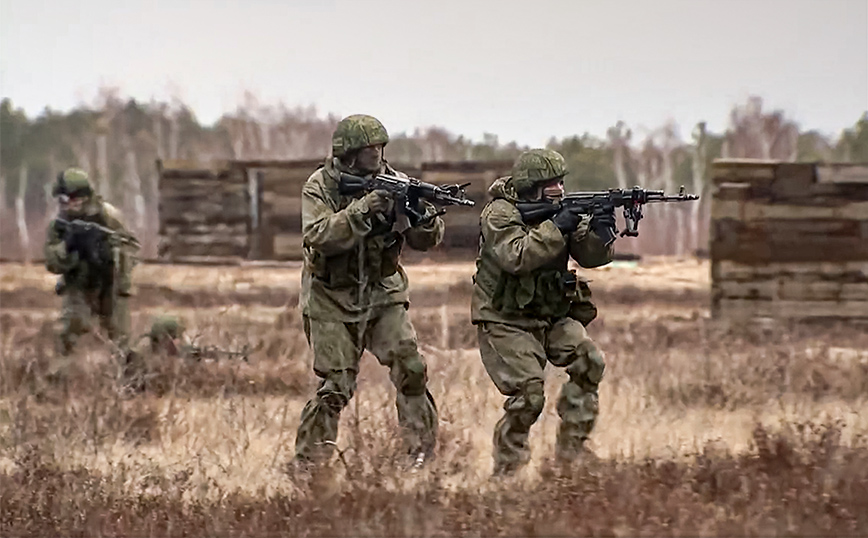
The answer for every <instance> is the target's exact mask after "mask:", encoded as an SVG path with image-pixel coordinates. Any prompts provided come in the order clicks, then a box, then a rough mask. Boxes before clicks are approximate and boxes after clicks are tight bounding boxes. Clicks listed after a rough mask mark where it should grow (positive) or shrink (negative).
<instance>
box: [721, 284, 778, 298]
mask: <svg viewBox="0 0 868 538" xmlns="http://www.w3.org/2000/svg"><path fill="white" fill-rule="evenodd" d="M779 287H780V284H779V283H778V281H777V280H776V279H765V280H754V281H749V282H739V281H734V280H722V281H717V282H714V283H713V284H712V295H713V296H714V297H720V298H727V299H761V300H766V301H771V300H774V299H777V298H778V289H779Z"/></svg>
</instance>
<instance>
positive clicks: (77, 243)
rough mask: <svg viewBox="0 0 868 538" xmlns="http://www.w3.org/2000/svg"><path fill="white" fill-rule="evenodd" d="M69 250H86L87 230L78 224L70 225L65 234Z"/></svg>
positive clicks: (65, 241)
mask: <svg viewBox="0 0 868 538" xmlns="http://www.w3.org/2000/svg"><path fill="white" fill-rule="evenodd" d="M63 242H64V243H65V244H66V251H67V252H84V250H85V248H86V246H87V245H86V243H87V230H84V229H82V228H79V227H77V226H70V227H69V228H67V229H66V231H65V232H64V235H63Z"/></svg>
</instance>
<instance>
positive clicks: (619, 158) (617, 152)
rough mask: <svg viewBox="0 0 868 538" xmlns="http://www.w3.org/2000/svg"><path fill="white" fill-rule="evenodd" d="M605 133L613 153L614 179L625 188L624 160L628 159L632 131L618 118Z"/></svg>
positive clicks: (625, 171) (625, 172) (619, 185)
mask: <svg viewBox="0 0 868 538" xmlns="http://www.w3.org/2000/svg"><path fill="white" fill-rule="evenodd" d="M606 135H607V137H608V139H609V144H610V145H611V146H612V151H613V153H614V163H613V164H614V167H615V179H617V181H618V187H620V188H622V189H626V188H627V170H626V161H627V160H628V159H630V138H631V137H632V135H633V133H632V131H630V129H628V128H627V125H626V124H625V123H624V122H623V121H620V120H619V121H618V123H616V124H615V126H614V127H610V128H609V130H608V131H607V133H606Z"/></svg>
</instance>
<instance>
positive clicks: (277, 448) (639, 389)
mask: <svg viewBox="0 0 868 538" xmlns="http://www.w3.org/2000/svg"><path fill="white" fill-rule="evenodd" d="M141 269H144V271H142V272H140V273H139V275H138V276H137V278H138V279H139V283H140V284H144V285H145V286H147V285H148V284H153V286H163V287H164V288H166V289H167V290H168V291H167V292H166V294H165V295H164V296H163V298H167V297H168V298H169V299H174V301H175V302H173V303H171V304H152V303H148V302H145V301H142V302H140V303H139V304H138V306H137V308H136V311H135V315H134V319H133V322H134V326H135V328H136V329H137V330H140V331H141V330H144V328H145V327H146V325H147V323H148V319H149V317H150V316H151V315H152V314H154V313H156V312H159V311H177V312H179V313H182V314H183V315H184V316H185V317H186V318H187V320H188V322H189V325H190V326H191V327H192V331H193V333H194V334H199V335H200V336H201V338H202V339H203V340H205V341H207V342H209V343H215V344H221V345H224V346H227V347H233V346H236V345H240V344H242V343H252V344H254V345H255V346H256V348H257V351H256V352H255V353H254V354H253V356H252V357H251V360H250V362H249V363H242V362H232V361H221V362H202V363H184V362H171V361H166V360H160V359H158V358H153V357H152V358H150V361H151V364H150V368H151V372H152V373H153V377H152V378H151V379H150V380H149V387H148V391H147V392H146V393H145V394H144V395H142V396H140V397H136V398H133V399H122V398H120V397H119V396H118V394H117V393H116V391H115V385H114V381H113V375H114V371H115V367H114V365H113V363H112V360H111V358H110V356H109V355H108V353H106V351H105V350H103V349H101V348H100V346H99V342H98V341H96V340H90V341H89V342H87V341H86V342H84V344H85V345H84V346H83V349H82V350H81V351H80V353H79V354H78V356H77V357H76V358H75V360H74V361H73V362H72V363H71V364H70V365H68V370H67V373H66V376H65V377H61V378H59V379H58V378H56V377H52V376H50V375H49V373H50V372H52V371H53V370H55V369H56V368H57V366H58V365H57V361H56V359H55V358H54V357H53V353H52V351H51V347H52V343H51V320H52V318H53V316H54V312H53V311H52V310H51V309H50V308H49V307H50V306H53V305H54V304H55V303H56V298H54V297H52V296H51V295H50V293H49V292H50V284H51V280H50V279H48V280H45V279H42V276H41V275H39V274H38V273H39V270H38V269H37V270H35V271H34V270H31V271H29V272H28V271H24V270H20V269H19V268H16V267H11V268H10V267H9V266H7V267H4V268H3V276H2V279H0V282H2V287H0V290H2V292H3V294H2V295H0V300H2V304H0V324H2V327H3V332H2V339H0V352H2V359H0V535H3V536H7V535H14V536H18V535H58V534H61V535H81V534H86V535H98V534H99V535H136V536H162V535H182V534H185V535H197V536H200V535H201V536H204V535H221V536H249V535H257V536H261V535H277V534H290V535H299V536H321V535H325V536H334V535H375V536H399V535H426V536H427V535H430V536H447V535H473V536H479V535H513V536H514V535H545V536H553V535H588V534H594V535H600V534H603V535H631V536H635V535H648V534H651V535H679V536H696V535H778V534H785V535H806V536H808V535H830V534H838V535H856V534H865V532H866V531H865V529H868V442H866V437H865V436H866V434H868V418H866V417H868V413H866V411H868V405H866V397H865V395H866V394H868V356H866V355H865V353H864V350H865V349H868V336H866V335H864V334H862V332H860V331H858V330H856V329H851V328H848V327H841V326H839V327H825V328H817V327H778V328H766V329H762V330H760V329H756V330H753V331H751V332H732V331H731V330H729V329H726V328H724V327H719V326H716V325H715V324H713V323H711V321H710V320H709V319H708V312H707V308H706V304H705V301H706V298H705V297H704V295H703V289H704V288H703V286H705V284H704V283H705V282H706V281H705V280H703V279H706V278H707V266H706V265H704V264H701V263H697V262H692V261H683V262H678V263H669V262H667V263H662V262H661V263H654V264H651V265H646V266H640V267H638V268H634V269H631V268H628V267H626V268H625V267H621V268H612V269H608V270H604V271H593V272H590V275H591V276H592V277H593V278H594V290H595V292H597V295H598V296H599V298H600V299H599V300H600V306H601V312H602V314H601V317H600V319H599V320H598V321H595V322H594V324H593V325H592V326H591V329H592V334H593V335H594V337H595V338H596V339H597V340H598V341H599V342H600V343H601V345H602V346H603V348H604V349H605V350H606V352H607V357H608V369H607V373H606V378H605V380H604V382H603V384H602V386H601V395H600V399H601V413H600V421H599V424H598V427H597V430H596V431H595V434H594V438H593V448H594V449H595V451H596V453H597V454H598V456H600V458H601V461H600V462H599V463H597V464H595V465H589V466H577V467H576V468H574V469H570V470H562V469H556V468H554V467H553V466H552V464H551V462H550V456H551V455H552V453H553V444H554V437H555V430H556V427H557V420H558V419H557V415H556V413H555V410H554V401H555V398H556V395H557V390H558V386H559V384H560V383H561V382H562V381H563V376H562V374H561V373H559V372H556V371H554V370H551V371H550V372H549V373H550V375H549V379H548V380H547V396H548V400H547V403H546V410H545V412H544V414H543V416H542V417H541V419H540V421H539V422H538V423H537V425H536V426H534V429H533V430H532V433H531V441H532V449H533V454H534V456H533V460H532V462H531V465H529V466H528V467H527V468H526V469H525V470H524V471H523V472H521V473H520V474H519V475H518V476H516V477H515V478H514V479H511V480H507V481H492V480H490V472H491V457H490V451H491V439H490V436H491V431H492V428H493V425H494V423H495V422H496V420H497V419H498V417H499V415H500V413H501V410H500V406H501V404H502V397H501V396H500V395H499V394H498V393H497V391H496V390H495V389H494V387H493V385H492V384H491V382H490V381H489V380H488V378H487V377H486V375H485V373H484V371H483V369H482V367H481V364H480V361H479V358H478V353H477V352H476V351H475V350H474V349H473V345H474V344H475V333H474V332H473V328H472V327H470V326H469V323H468V312H467V308H468V307H467V304H466V299H467V296H466V291H467V286H466V281H467V278H468V277H469V274H470V272H471V271H472V266H471V265H468V264H454V265H451V266H446V267H445V268H443V269H441V268H438V269H437V270H435V268H433V267H431V266H414V267H412V268H410V269H409V272H410V276H411V279H413V280H411V282H412V283H413V286H414V307H413V308H412V309H411V313H412V315H413V317H414V320H415V321H416V326H417V330H418V332H419V337H420V341H421V343H422V346H423V350H424V353H425V355H426V357H427V359H428V361H429V364H430V371H431V378H432V383H431V390H432V393H433V394H434V396H435V398H436V399H437V403H438V409H439V411H440V420H441V423H440V431H441V434H440V444H439V448H438V457H437V459H436V460H435V461H433V462H432V463H431V464H430V465H429V466H428V467H427V468H425V469H424V470H422V471H421V472H417V473H411V472H408V471H407V470H406V469H405V467H404V461H403V459H402V458H401V448H400V443H399V441H398V431H397V421H396V418H395V412H394V406H393V400H394V389H393V388H392V387H391V385H390V383H389V381H388V377H387V375H386V372H385V371H384V370H383V369H382V368H379V367H378V366H377V365H376V361H374V360H373V358H371V357H365V358H364V359H363V368H362V374H361V377H360V384H359V391H358V393H357V398H355V399H354V400H353V402H352V403H351V404H350V407H349V408H348V409H347V410H346V411H345V413H344V414H343V417H342V424H341V428H342V429H341V436H340V438H339V447H340V450H341V458H336V459H335V460H334V462H333V463H332V464H331V465H330V466H327V467H325V468H324V469H322V470H321V471H320V472H318V473H317V474H316V475H315V476H313V477H312V478H310V479H308V478H306V477H301V476H298V475H295V474H293V473H287V472H286V469H285V463H286V462H287V461H288V460H289V458H290V457H291V456H292V445H293V442H294V435H295V429H296V427H297V424H298V420H299V415H300V413H301V408H302V406H303V405H304V402H305V400H306V399H307V397H308V396H309V395H310V393H311V391H312V389H313V385H314V380H313V379H312V374H311V373H310V371H309V364H310V359H311V358H310V353H309V351H308V350H307V346H306V343H305V341H304V337H303V335H302V334H301V331H300V323H299V319H298V315H297V313H296V312H295V311H294V310H291V309H290V310H287V311H284V310H283V309H282V308H281V307H280V306H275V305H274V304H273V301H272V302H269V301H261V300H259V299H258V297H261V296H262V295H259V294H257V295H244V296H243V300H239V297H240V296H239V295H238V294H239V293H249V290H250V289H254V288H262V289H263V290H264V292H263V293H265V292H269V293H268V294H269V295H274V294H275V293H276V292H277V290H278V289H280V288H281V287H284V286H285V288H286V289H288V291H287V290H286V289H285V290H284V297H285V300H289V301H292V300H294V291H295V289H294V287H297V270H295V269H291V268H288V269H275V268H268V269H266V268H256V269H253V270H250V271H249V272H247V273H245V272H243V271H241V270H237V269H228V270H227V269H222V270H220V269H217V268H189V267H180V268H172V267H166V266H144V267H143V268H141ZM152 269H153V272H152ZM157 269H159V271H157ZM438 271H442V272H438ZM30 273H36V275H34V276H30ZM444 273H445V274H444ZM161 275H162V276H161ZM16 278H20V280H21V282H22V283H23V284H22V285H21V286H19V287H16V286H15V282H16ZM40 279H42V280H40ZM244 279H246V280H244ZM40 281H43V283H42V284H38V282H40ZM45 282H47V283H48V285H47V286H46V285H45ZM243 282H250V284H249V285H248V286H247V288H246V289H243V290H239V287H238V284H239V283H243ZM439 285H443V286H447V292H443V291H442V288H440V289H438V288H437V287H436V286H439ZM243 287H244V286H242V288H243ZM21 288H30V289H31V290H32V291H31V293H32V295H31V296H24V295H20V294H17V293H18V291H20V289H21ZM16 290H18V291H16ZM269 290H271V291H269ZM202 296H205V297H207V298H204V299H203V298H202ZM28 297H30V298H33V299H35V300H34V301H30V302H24V301H23V299H26V298H28ZM154 302H156V301H154ZM441 304H442V305H441ZM39 305H45V306H39Z"/></svg>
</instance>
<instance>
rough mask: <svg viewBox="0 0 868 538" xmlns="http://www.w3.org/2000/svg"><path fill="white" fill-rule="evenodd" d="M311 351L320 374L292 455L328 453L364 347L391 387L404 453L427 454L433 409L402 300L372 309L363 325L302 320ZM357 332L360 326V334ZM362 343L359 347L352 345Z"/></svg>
mask: <svg viewBox="0 0 868 538" xmlns="http://www.w3.org/2000/svg"><path fill="white" fill-rule="evenodd" d="M304 324H305V334H306V335H307V337H308V342H309V343H310V345H311V347H312V348H313V351H314V367H313V368H314V372H315V373H316V375H317V376H318V377H319V378H320V383H319V388H318V389H317V391H316V395H315V396H314V397H313V398H312V399H311V400H310V401H309V402H307V405H305V407H304V410H303V411H302V414H301V424H300V426H299V428H298V434H297V435H296V441H295V453H296V457H298V458H301V459H304V460H312V461H319V460H321V459H323V458H326V457H328V456H329V455H330V454H331V452H332V450H333V445H331V444H330V443H329V442H334V441H335V440H336V439H337V435H338V421H339V419H340V413H341V410H342V409H343V408H344V407H345V406H346V405H347V404H348V403H349V401H350V399H351V398H352V397H353V394H354V393H355V390H356V376H357V375H358V372H359V359H360V358H361V356H362V351H363V350H364V349H368V350H369V351H371V353H373V354H374V356H376V357H377V360H378V361H379V363H380V364H382V365H383V366H386V367H387V368H389V378H390V379H391V380H392V384H394V385H395V388H396V389H397V395H396V398H395V407H397V409H398V423H399V424H400V425H401V427H402V430H403V434H404V442H405V445H406V447H407V449H408V452H409V453H410V454H413V455H415V454H417V453H419V452H423V453H425V454H429V455H430V454H431V453H432V452H433V450H434V445H435V444H436V439H437V409H436V407H435V404H434V399H433V397H432V396H431V393H430V392H428V389H427V388H426V384H427V368H426V365H425V360H424V359H423V358H422V355H420V354H419V351H418V349H417V348H416V332H415V331H414V329H413V326H412V325H411V323H410V319H409V316H408V315H407V309H406V307H405V306H404V305H392V306H387V307H382V308H379V309H377V310H376V311H375V312H374V313H373V314H372V318H371V320H370V321H369V322H368V323H367V324H363V323H344V322H341V321H325V320H312V319H309V318H305V319H304ZM360 331H364V333H363V334H360ZM360 341H361V342H363V343H364V344H363V347H360V346H359V345H358V343H359V342H360Z"/></svg>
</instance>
